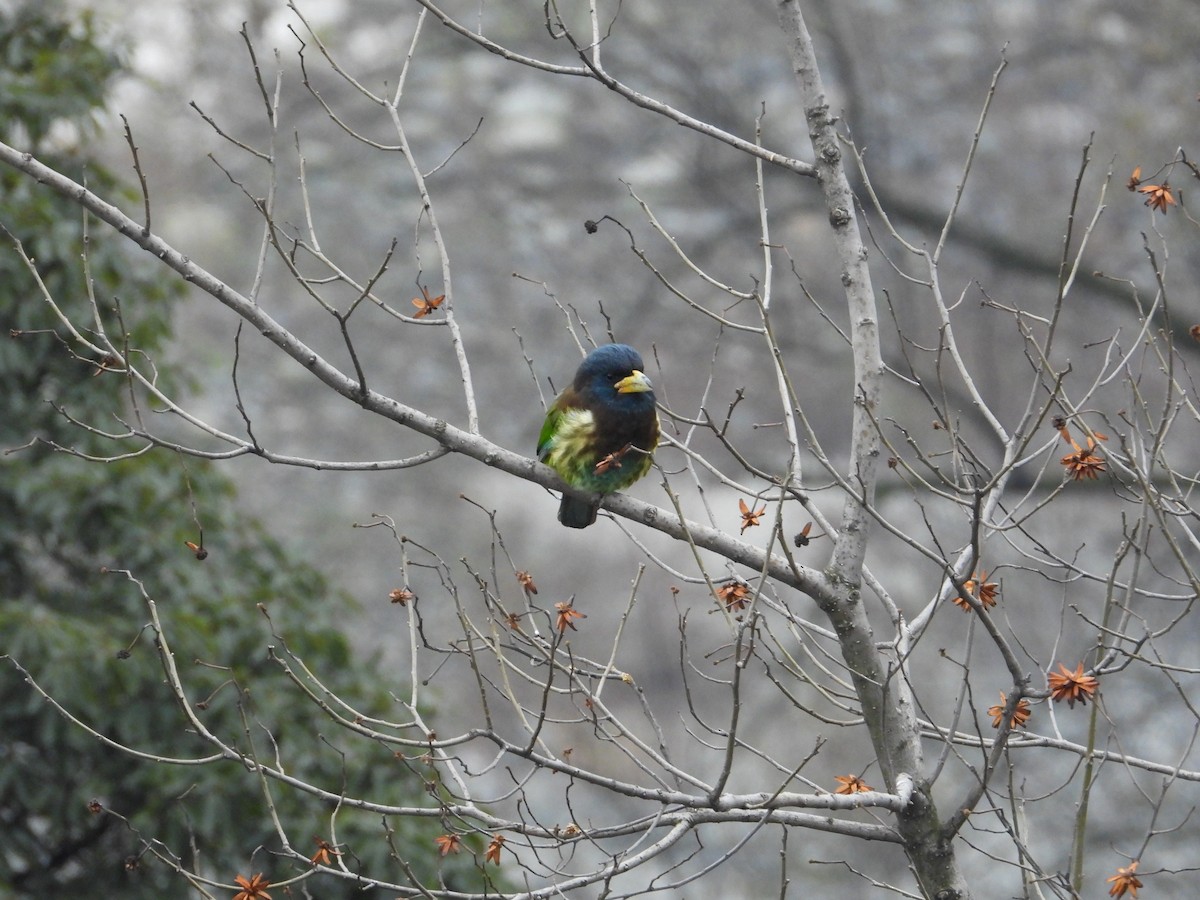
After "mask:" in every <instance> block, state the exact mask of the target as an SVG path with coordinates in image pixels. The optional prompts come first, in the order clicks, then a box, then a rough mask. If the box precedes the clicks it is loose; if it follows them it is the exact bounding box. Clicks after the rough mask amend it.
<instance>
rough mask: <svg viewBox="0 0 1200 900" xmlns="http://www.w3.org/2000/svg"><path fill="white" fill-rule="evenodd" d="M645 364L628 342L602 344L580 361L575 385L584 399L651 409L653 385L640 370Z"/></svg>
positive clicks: (623, 406)
mask: <svg viewBox="0 0 1200 900" xmlns="http://www.w3.org/2000/svg"><path fill="white" fill-rule="evenodd" d="M644 366H645V363H643V362H642V357H641V356H640V355H639V354H638V352H637V351H636V350H634V349H633V348H632V347H630V346H629V345H628V344H604V345H603V346H601V347H597V348H596V349H595V350H593V351H592V352H591V353H589V354H588V355H587V356H586V357H584V360H583V362H582V363H580V364H579V368H578V369H577V370H576V372H575V382H574V388H575V390H576V392H577V393H579V394H581V395H582V396H584V397H585V398H589V399H593V400H597V401H600V402H601V403H605V404H608V405H609V406H612V407H616V408H619V409H626V410H638V409H645V408H650V409H653V408H654V385H652V384H651V383H650V379H649V378H647V377H646V375H645V373H644V372H643V371H642V369H643V367H644Z"/></svg>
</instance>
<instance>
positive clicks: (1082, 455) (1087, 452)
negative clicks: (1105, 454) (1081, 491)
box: [1054, 418, 1108, 481]
mask: <svg viewBox="0 0 1200 900" xmlns="http://www.w3.org/2000/svg"><path fill="white" fill-rule="evenodd" d="M1054 427H1055V428H1057V429H1058V433H1059V434H1061V435H1062V439H1063V440H1064V441H1066V442H1067V443H1068V444H1070V445H1071V446H1072V447H1074V448H1075V452H1074V453H1068V454H1067V455H1066V456H1064V457H1063V458H1062V459H1061V460H1059V461H1060V462H1061V463H1062V464H1063V465H1064V466H1066V467H1067V472H1068V473H1069V474H1071V475H1073V476H1074V477H1075V480H1076V481H1079V480H1080V479H1082V478H1093V479H1094V478H1096V477H1097V476H1098V475H1099V474H1100V473H1101V472H1103V471H1104V459H1103V458H1102V457H1101V456H1099V455H1098V454H1097V453H1096V441H1097V440H1099V441H1107V440H1108V435H1106V434H1101V433H1100V432H1098V431H1094V432H1092V434H1094V435H1095V436H1096V437H1095V440H1093V439H1092V437H1091V436H1090V435H1089V436H1088V439H1087V446H1086V447H1080V446H1079V444H1078V442H1076V440H1075V439H1074V438H1073V437H1071V432H1069V431H1068V430H1067V423H1066V421H1065V420H1064V419H1061V418H1056V419H1055V420H1054Z"/></svg>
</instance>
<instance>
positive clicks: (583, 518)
mask: <svg viewBox="0 0 1200 900" xmlns="http://www.w3.org/2000/svg"><path fill="white" fill-rule="evenodd" d="M599 508H600V504H599V503H593V502H592V501H590V500H581V499H579V498H578V497H569V496H567V495H566V494H563V498H562V503H560V504H559V507H558V521H560V522H562V523H563V524H564V525H566V526H567V527H568V528H587V527H588V526H589V525H591V524H592V523H593V522H595V521H596V510H598V509H599Z"/></svg>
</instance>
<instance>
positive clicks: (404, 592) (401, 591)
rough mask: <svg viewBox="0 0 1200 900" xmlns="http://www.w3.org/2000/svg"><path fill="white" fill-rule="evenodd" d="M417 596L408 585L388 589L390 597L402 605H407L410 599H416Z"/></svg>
mask: <svg viewBox="0 0 1200 900" xmlns="http://www.w3.org/2000/svg"><path fill="white" fill-rule="evenodd" d="M416 596H417V595H416V594H414V593H413V592H412V591H410V590H409V589H408V588H406V587H404V588H393V589H392V590H390V591H388V599H389V600H391V601H392V602H393V603H399V604H400V605H401V606H407V605H408V601H409V600H412V599H414V598H415V597H416Z"/></svg>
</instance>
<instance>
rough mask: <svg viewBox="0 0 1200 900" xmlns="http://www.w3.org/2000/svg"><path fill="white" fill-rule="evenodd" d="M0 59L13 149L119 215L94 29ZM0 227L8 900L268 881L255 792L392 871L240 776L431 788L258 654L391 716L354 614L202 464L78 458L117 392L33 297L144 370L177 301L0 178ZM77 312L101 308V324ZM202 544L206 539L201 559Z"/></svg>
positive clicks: (77, 29)
mask: <svg viewBox="0 0 1200 900" xmlns="http://www.w3.org/2000/svg"><path fill="white" fill-rule="evenodd" d="M0 60H2V64H0V123H2V124H0V127H2V128H3V132H4V140H6V141H12V142H14V143H18V144H20V145H21V146H22V147H25V148H27V149H28V151H29V152H30V153H33V154H36V155H37V156H38V157H40V158H42V159H45V160H46V161H48V162H50V163H52V164H53V165H54V166H55V167H56V168H57V169H58V170H60V171H62V172H64V173H70V174H71V175H72V176H73V177H75V178H77V179H79V180H80V181H86V182H87V183H88V184H89V185H90V186H91V187H92V188H93V189H94V190H97V191H101V192H103V193H105V194H106V195H108V196H112V197H114V198H122V199H123V200H125V201H128V200H131V199H132V198H133V197H134V196H135V195H134V194H132V193H131V192H129V190H128V189H127V188H126V187H124V186H123V185H121V184H120V183H119V182H118V181H117V180H116V179H115V178H114V177H113V176H112V175H111V174H110V173H109V172H108V171H106V170H105V169H104V168H103V167H102V166H100V165H98V164H96V163H95V162H94V161H92V160H91V159H90V158H89V154H88V152H87V146H88V144H89V142H90V141H91V140H92V139H93V138H94V137H95V125H94V122H93V115H94V114H95V113H96V112H97V111H98V110H100V109H101V108H102V106H103V104H104V102H105V98H106V95H107V91H108V89H109V85H110V83H111V81H112V79H113V78H114V77H115V76H116V74H117V73H118V72H119V71H120V65H121V63H120V58H119V54H118V53H116V52H114V51H113V50H112V49H108V48H106V47H105V46H104V44H103V42H102V41H101V40H100V39H99V38H98V36H97V34H96V32H95V30H94V28H93V25H92V22H91V20H90V19H89V18H88V17H82V18H79V17H68V16H66V15H64V14H63V13H62V11H61V10H56V9H55V8H54V7H53V5H51V4H45V3H41V2H36V3H27V4H24V5H22V6H20V7H18V8H17V9H15V10H14V11H12V12H11V13H7V12H6V13H4V14H3V15H0ZM0 220H2V223H3V227H4V228H5V229H6V230H7V234H6V237H5V239H6V240H9V241H11V240H13V239H15V240H19V241H20V242H21V245H22V246H23V247H24V248H25V249H26V251H27V252H28V253H29V254H30V255H31V257H32V258H35V259H36V260H37V266H36V275H35V274H34V272H33V271H31V270H30V268H29V267H28V266H26V265H25V264H24V262H22V260H21V257H20V256H19V255H15V254H13V253H11V252H5V253H3V254H0V317H2V318H3V321H4V324H5V327H6V329H7V330H8V332H9V334H8V335H7V336H6V337H5V340H4V342H3V343H0V373H2V378H3V382H4V385H5V389H4V392H3V395H2V396H0V447H3V448H4V450H5V451H6V452H5V455H4V457H3V462H2V463H0V510H3V514H2V515H0V585H2V586H3V587H2V589H0V654H3V656H4V663H3V666H2V667H0V668H2V669H3V672H2V674H0V823H3V833H4V838H3V842H4V848H3V852H0V894H3V895H4V896H5V897H67V896H72V897H82V896H90V897H96V896H130V895H136V896H151V895H154V896H174V895H178V894H179V893H180V892H181V891H182V890H183V885H185V884H186V883H187V881H186V880H185V879H181V877H180V875H179V872H180V871H181V870H182V871H186V872H189V873H193V874H192V875H190V876H189V877H192V878H208V879H210V880H211V879H213V878H223V880H226V881H228V880H230V876H229V875H228V871H229V870H230V869H234V870H238V869H240V870H242V871H246V872H247V873H249V870H251V869H254V868H255V867H257V868H268V867H271V866H272V860H271V859H270V854H269V852H268V851H266V850H263V849H257V848H263V847H266V846H268V845H269V844H270V841H271V837H272V835H273V834H274V833H275V829H274V828H273V827H272V824H271V818H270V816H269V815H267V814H266V813H265V812H264V789H266V790H267V794H266V796H267V797H269V798H270V800H271V803H272V805H273V811H274V815H275V816H277V817H278V819H279V820H280V821H282V822H287V823H289V827H291V828H295V829H296V831H297V834H298V838H297V840H298V842H299V846H300V847H301V848H302V849H304V851H305V852H306V853H309V852H313V851H315V850H317V849H318V846H317V845H316V844H314V843H313V837H312V836H313V835H314V834H315V835H321V836H323V838H322V839H323V840H326V841H328V842H331V844H332V843H337V849H338V852H340V853H343V854H345V855H346V857H347V858H348V859H354V858H357V860H358V861H359V862H360V863H362V864H367V863H368V862H369V864H370V865H371V867H373V868H374V867H382V866H384V865H385V863H386V861H387V859H388V857H389V855H390V851H389V849H388V847H387V845H386V844H384V843H382V842H380V841H379V840H377V839H376V835H378V834H379V833H380V831H381V823H380V817H379V816H378V815H375V814H371V813H366V812H361V811H355V812H351V813H350V814H349V815H348V816H347V815H346V814H343V815H341V816H339V817H338V821H337V828H336V837H335V836H333V833H331V830H330V812H331V810H332V809H333V808H334V805H335V802H336V801H335V800H334V801H332V802H331V801H325V802H322V801H320V800H314V799H312V798H308V797H305V796H304V795H302V794H297V793H295V792H290V791H285V792H282V793H281V792H279V791H277V790H276V788H275V787H274V786H270V785H266V784H264V782H263V781H262V779H261V778H260V777H259V776H257V775H255V774H254V773H253V772H252V771H251V770H250V769H249V768H248V765H247V761H248V758H250V757H254V756H256V755H258V754H261V755H262V756H263V757H264V758H267V759H273V758H275V756H276V754H281V755H286V756H287V757H288V758H289V764H288V770H289V772H290V773H291V774H292V775H293V776H295V777H298V778H304V779H309V780H311V779H321V780H324V781H325V782H326V783H329V784H334V785H339V784H340V785H343V786H344V787H345V789H346V790H352V791H354V792H355V793H368V794H372V795H375V796H379V797H389V798H392V799H395V798H398V797H409V798H416V797H420V796H421V795H422V792H423V787H422V785H423V781H422V779H421V777H420V774H419V772H415V771H413V770H412V769H410V768H408V767H406V766H405V765H404V764H403V763H402V762H398V761H397V760H396V759H395V757H394V755H393V754H392V753H391V752H390V751H388V750H386V749H381V748H379V747H378V746H377V745H372V744H371V743H369V742H368V743H365V744H357V743H351V744H346V743H345V742H344V741H342V740H341V739H340V738H336V737H331V738H329V739H325V740H323V739H322V738H321V737H320V732H321V730H322V725H321V724H320V722H319V721H314V720H313V719H311V718H309V717H308V716H307V714H308V712H309V711H310V710H311V709H312V707H311V706H310V705H309V702H308V700H307V699H306V698H305V697H303V696H302V695H301V694H299V693H297V691H296V690H295V686H294V685H293V684H292V682H291V681H289V680H288V679H287V677H286V674H285V673H284V672H283V670H282V669H281V668H280V666H279V665H278V663H277V662H275V661H273V660H272V658H271V655H270V653H269V651H268V650H267V649H266V645H267V644H269V643H278V642H281V641H282V640H283V638H282V637H280V636H279V635H280V634H283V635H286V640H287V646H288V647H289V648H290V650H291V651H292V652H294V653H296V654H298V655H300V656H302V657H303V658H304V659H306V660H307V661H308V662H309V663H310V664H311V665H313V666H314V667H315V668H317V669H319V670H320V671H321V672H322V673H323V676H324V678H325V679H326V685H327V686H328V687H329V688H330V689H331V690H336V691H337V692H338V693H339V695H341V696H344V697H354V698H356V699H355V700H354V702H355V703H356V704H361V705H362V707H363V708H364V709H365V710H375V711H382V710H384V709H386V708H387V707H388V705H389V701H388V698H387V693H386V691H384V690H383V689H382V688H380V686H379V685H378V684H377V683H376V681H375V678H374V675H375V672H376V668H375V663H374V661H373V660H372V659H371V658H370V657H369V656H365V655H363V654H360V653H357V652H355V651H354V650H353V649H352V647H351V645H350V643H349V642H348V641H347V639H346V636H345V634H344V633H343V631H342V629H341V623H342V622H344V615H345V607H346V605H347V604H348V603H349V600H348V598H346V597H345V596H343V595H340V594H339V593H338V592H336V591H334V590H332V589H331V588H330V586H329V585H328V584H327V583H326V581H325V579H324V578H323V577H322V576H321V575H320V574H319V573H318V572H317V571H316V570H314V569H313V568H312V567H311V566H310V565H309V564H307V563H306V562H305V561H304V560H302V559H300V558H299V556H298V554H297V553H296V552H295V551H288V550H285V549H284V547H283V546H282V545H281V544H280V543H279V542H278V541H277V540H276V539H274V538H272V537H271V536H270V535H269V534H268V533H267V532H265V531H264V530H263V529H262V527H261V526H260V525H258V524H257V523H256V522H255V521H254V520H253V519H252V518H248V517H246V516H245V514H244V513H242V512H241V511H239V509H238V508H237V505H236V503H235V497H234V495H233V492H232V489H231V484H230V481H229V479H228V478H227V477H226V476H225V475H224V474H223V473H219V472H217V471H216V469H215V468H214V466H213V464H212V463H210V462H207V461H203V460H189V459H186V458H184V457H181V456H179V455H177V454H172V453H138V452H136V451H134V452H130V453H129V454H125V455H123V456H122V458H120V459H110V460H108V461H106V462H105V463H104V464H103V465H98V464H96V463H95V462H92V461H89V460H94V459H95V458H97V455H98V454H106V453H107V451H108V448H109V447H110V441H109V440H108V439H107V438H106V437H104V436H103V435H102V434H101V433H99V432H96V431H88V430H80V428H79V426H78V423H76V422H74V421H73V420H72V416H73V415H74V414H76V413H81V412H82V413H85V414H90V413H91V412H97V411H103V412H101V413H100V415H99V416H97V417H96V422H97V424H98V425H99V426H100V427H102V428H105V429H111V428H120V420H121V419H122V418H124V417H126V416H127V415H129V414H130V413H131V407H130V405H129V402H128V390H129V384H128V381H127V379H126V378H125V376H124V375H123V374H122V366H121V364H120V363H119V362H118V361H117V359H116V358H115V357H108V356H104V355H100V356H97V355H95V354H89V353H86V352H79V348H78V347H77V346H74V345H73V342H72V341H71V340H69V339H64V334H63V332H62V331H61V329H62V325H63V323H62V321H61V320H60V319H59V318H58V314H56V313H55V312H54V311H52V310H51V309H50V308H49V307H48V306H46V305H45V304H38V303H33V304H31V303H30V302H29V299H30V298H31V297H36V296H38V294H39V292H41V291H43V290H44V291H46V292H48V293H49V294H51V295H53V296H54V297H55V298H57V302H58V304H59V312H60V313H61V314H62V315H63V316H66V317H68V318H70V319H73V320H77V321H79V320H80V317H85V318H86V317H87V316H89V315H91V313H92V312H95V313H96V314H97V315H98V316H99V319H98V320H97V321H95V322H92V323H85V324H82V326H81V327H83V328H84V329H85V330H87V331H99V330H111V331H112V332H113V333H120V334H122V335H123V337H122V346H123V347H124V348H125V350H124V351H123V352H131V353H136V354H137V355H139V357H141V358H143V359H145V358H147V356H149V355H152V354H157V353H158V352H159V349H160V348H161V347H162V346H163V344H164V342H165V341H167V340H168V339H169V337H170V331H171V327H170V326H171V321H170V320H171V309H172V305H173V304H177V303H179V302H180V300H181V298H182V295H183V292H182V290H181V287H180V285H179V284H178V283H177V282H173V281H172V280H170V279H164V278H163V277H162V273H161V271H160V270H159V269H158V267H157V266H155V265H152V264H150V263H149V262H148V261H147V260H146V259H144V258H140V257H138V256H133V255H131V254H130V253H129V252H128V248H127V247H125V246H124V245H123V242H122V241H121V240H119V239H118V238H117V237H116V236H114V235H112V234H109V233H99V234H97V233H91V234H86V232H85V231H84V227H83V219H82V217H81V216H80V215H79V214H78V207H77V206H75V204H74V203H72V202H71V201H69V200H67V199H65V198H62V197H60V196H58V195H55V194H54V193H51V192H47V191H44V190H41V189H39V188H38V186H37V185H36V184H34V183H33V182H31V181H30V180H29V179H27V178H25V177H23V176H21V175H20V174H19V173H17V172H15V171H14V170H12V169H6V170H5V171H3V172H0ZM9 246H10V247H11V246H12V245H11V244H9ZM81 258H86V261H87V263H86V269H81V264H80V261H81ZM89 296H91V297H96V296H103V297H105V298H107V299H106V302H104V303H103V304H102V305H98V306H93V305H92V303H91V301H90V300H89ZM133 348H137V350H136V351H135V350H133ZM155 375H156V380H157V382H158V384H160V385H161V386H163V387H164V388H166V387H170V388H172V389H175V388H176V387H178V386H179V383H180V378H179V377H178V374H177V373H176V372H173V371H172V370H171V368H170V367H169V366H164V367H161V368H159V369H157V370H156V373H155ZM143 412H144V413H146V414H150V415H152V414H153V413H152V412H151V411H150V410H148V409H144V410H143ZM205 535H208V536H209V537H211V538H215V539H214V540H213V541H212V542H211V543H210V544H206V542H205ZM135 571H136V572H137V573H138V576H137V580H136V581H135V580H134V578H133V577H131V574H130V573H132V572H135ZM143 586H144V588H145V589H146V590H148V591H153V593H154V595H155V597H157V598H158V600H159V602H160V603H161V607H162V610H161V613H160V614H161V616H162V620H163V621H165V622H167V623H169V624H170V626H171V628H172V636H173V649H174V650H175V652H176V653H177V654H178V655H177V662H178V665H179V668H180V670H181V671H183V672H185V673H186V676H187V680H188V696H189V702H190V703H191V704H193V706H194V708H195V709H196V710H198V713H197V715H199V716H201V717H202V718H203V721H204V723H205V726H206V727H209V728H214V729H217V730H220V731H223V732H227V733H228V732H230V731H233V732H239V733H240V737H239V738H238V739H237V740H236V741H235V744H236V746H237V747H238V749H239V753H238V755H237V756H235V757H230V758H227V759H224V760H223V759H221V758H220V755H219V754H218V755H215V756H214V754H213V753H212V748H211V747H210V746H209V745H208V744H207V742H206V741H204V740H203V739H202V738H200V737H199V736H198V735H196V734H195V733H194V732H193V731H192V730H190V729H189V728H188V727H187V726H186V724H185V723H184V722H182V721H181V719H180V717H179V713H178V709H177V708H176V706H175V699H174V698H173V697H172V694H171V691H170V689H169V687H167V686H165V685H164V681H163V667H162V660H161V659H160V658H159V654H158V651H159V650H160V649H161V647H157V646H156V642H155V639H154V637H153V632H152V631H151V630H150V629H149V628H148V627H147V621H146V614H147V608H146V605H145V603H144V600H143V595H142V588H143ZM273 628H278V629H279V632H278V633H276V636H275V637H271V635H272V633H273ZM18 664H19V668H18V667H16V666H17V665H18ZM23 676H27V677H23ZM27 678H28V679H33V680H35V681H36V684H37V688H36V689H34V688H32V687H31V683H30V682H29V681H28V680H27ZM47 695H49V696H52V697H53V698H54V700H53V702H51V701H48V700H47V699H46V697H47ZM68 716H73V717H77V719H72V718H69V717H68ZM80 721H82V722H86V723H87V727H86V728H83V727H80V724H79V722H80ZM121 747H131V748H132V747H136V748H138V750H139V751H140V755H136V756H131V755H129V754H127V753H124V752H122V751H121V749H120V748H121ZM202 763H203V764H202ZM385 827H386V828H390V829H391V830H392V831H393V832H394V834H393V840H396V841H411V842H423V843H425V844H427V845H429V846H431V847H432V846H433V840H434V838H435V837H436V835H437V834H439V833H440V832H441V829H440V827H439V826H438V824H437V823H436V822H431V823H428V824H425V823H421V822H418V821H411V822H401V823H395V824H393V825H390V826H385ZM368 836H369V837H368ZM413 867H414V869H415V870H416V871H417V872H419V873H421V875H420V877H422V878H432V877H435V874H436V873H437V872H438V870H439V868H442V869H443V874H444V875H445V877H446V879H447V883H448V884H454V885H457V886H460V887H464V888H466V887H469V886H470V885H472V884H476V883H479V882H478V879H475V878H472V877H464V872H465V871H466V870H467V867H466V866H465V865H463V863H462V861H460V860H451V861H449V863H448V864H447V865H445V866H443V867H439V866H438V865H436V864H435V863H434V862H433V860H432V859H431V858H426V857H416V858H415V859H414V861H413ZM314 890H315V891H317V892H318V893H320V895H321V896H326V897H333V896H352V895H357V893H358V892H359V887H358V886H357V885H355V884H353V883H348V882H346V881H344V880H339V879H330V878H323V879H322V880H321V883H320V885H319V887H318V886H315V885H314Z"/></svg>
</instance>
